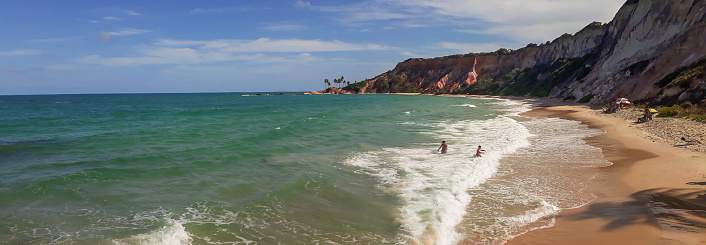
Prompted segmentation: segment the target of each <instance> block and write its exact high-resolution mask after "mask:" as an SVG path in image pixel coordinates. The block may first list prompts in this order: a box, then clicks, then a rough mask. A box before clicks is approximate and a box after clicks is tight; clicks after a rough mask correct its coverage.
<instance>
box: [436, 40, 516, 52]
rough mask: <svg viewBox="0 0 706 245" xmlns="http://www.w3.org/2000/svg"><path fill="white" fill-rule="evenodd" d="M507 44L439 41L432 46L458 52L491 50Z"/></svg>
mask: <svg viewBox="0 0 706 245" xmlns="http://www.w3.org/2000/svg"><path fill="white" fill-rule="evenodd" d="M507 46H508V45H507V44H505V45H504V44H500V43H454V42H440V43H439V44H438V45H437V46H435V47H434V48H437V49H448V50H454V51H457V52H458V53H481V52H491V51H495V50H498V49H500V48H503V47H507Z"/></svg>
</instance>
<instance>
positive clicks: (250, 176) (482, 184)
mask: <svg viewBox="0 0 706 245" xmlns="http://www.w3.org/2000/svg"><path fill="white" fill-rule="evenodd" d="M248 95H249V94H241V93H213V94H208V93H204V94H105V95H34V96H0V112H2V116H0V244H458V243H462V244H503V243H505V242H506V241H507V240H509V239H512V238H513V237H516V236H518V235H521V234H523V233H526V232H528V231H531V230H534V229H540V228H544V227H550V226H552V225H553V218H552V217H553V216H554V215H556V214H557V213H558V212H559V211H560V210H562V209H569V208H575V207H579V206H582V205H585V204H587V203H588V202H590V201H591V200H593V199H594V196H593V195H592V194H591V193H589V192H588V191H587V190H586V186H587V182H588V181H589V180H590V179H591V178H592V176H593V174H594V173H595V172H596V170H597V169H598V168H599V167H602V166H608V165H610V164H611V163H610V162H608V161H606V160H604V159H603V158H602V154H601V150H600V149H598V148H595V147H592V146H589V145H587V144H586V143H585V142H584V141H583V138H585V137H591V136H597V135H600V134H602V133H603V132H602V131H600V130H597V129H592V128H588V127H587V126H586V125H584V124H581V123H579V122H576V121H569V120H563V119H556V118H541V119H540V118H529V117H524V116H521V115H520V114H521V113H522V112H525V111H528V110H529V109H528V105H526V104H523V103H522V102H518V101H510V100H501V99H484V98H470V97H446V96H423V95H383V94H365V95H295V94H283V95H268V94H262V95H259V96H254V95H253V96H248ZM442 140H445V141H446V142H447V143H448V145H449V147H448V153H447V154H439V152H438V151H437V149H438V148H439V146H440V143H441V141H442ZM479 145H481V146H482V148H483V149H485V150H486V152H485V154H483V155H482V157H474V155H475V151H476V149H477V148H478V146H479Z"/></svg>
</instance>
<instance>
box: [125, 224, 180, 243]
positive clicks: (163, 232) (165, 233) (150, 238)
mask: <svg viewBox="0 0 706 245" xmlns="http://www.w3.org/2000/svg"><path fill="white" fill-rule="evenodd" d="M192 241H193V239H192V238H191V236H190V235H189V233H188V232H187V231H186V229H185V228H184V226H183V225H182V223H181V222H178V221H176V220H173V219H167V224H166V225H165V226H164V227H162V228H161V229H159V230H156V231H152V232H149V233H146V234H139V235H136V236H133V237H130V238H128V239H124V240H115V241H114V243H115V244H119V245H123V244H144V245H190V244H191V243H192Z"/></svg>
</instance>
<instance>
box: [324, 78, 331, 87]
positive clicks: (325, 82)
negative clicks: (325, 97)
mask: <svg viewBox="0 0 706 245" xmlns="http://www.w3.org/2000/svg"><path fill="white" fill-rule="evenodd" d="M324 84H326V88H329V87H331V82H329V81H328V78H326V79H324Z"/></svg>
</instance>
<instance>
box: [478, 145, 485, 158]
mask: <svg viewBox="0 0 706 245" xmlns="http://www.w3.org/2000/svg"><path fill="white" fill-rule="evenodd" d="M483 152H485V150H483V149H481V148H480V146H478V150H476V157H481V154H483Z"/></svg>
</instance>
